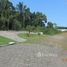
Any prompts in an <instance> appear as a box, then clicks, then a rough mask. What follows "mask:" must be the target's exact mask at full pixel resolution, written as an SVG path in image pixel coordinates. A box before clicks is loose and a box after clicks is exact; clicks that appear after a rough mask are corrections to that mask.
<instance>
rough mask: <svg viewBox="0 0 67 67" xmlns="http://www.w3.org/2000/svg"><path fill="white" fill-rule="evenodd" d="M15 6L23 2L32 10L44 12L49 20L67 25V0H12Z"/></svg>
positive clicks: (60, 24)
mask: <svg viewBox="0 0 67 67" xmlns="http://www.w3.org/2000/svg"><path fill="white" fill-rule="evenodd" d="M10 1H11V2H12V3H13V5H14V6H16V5H17V4H18V3H19V2H23V3H24V4H25V5H27V7H29V8H30V10H31V12H34V11H35V12H37V11H39V12H42V13H43V14H45V15H46V16H47V18H48V21H51V22H53V23H56V24H57V25H58V26H65V27H66V26H67V0H10Z"/></svg>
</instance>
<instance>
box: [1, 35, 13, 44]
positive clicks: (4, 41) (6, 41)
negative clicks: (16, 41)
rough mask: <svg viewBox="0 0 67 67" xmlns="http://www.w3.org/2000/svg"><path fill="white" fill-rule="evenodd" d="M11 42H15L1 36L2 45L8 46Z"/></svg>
mask: <svg viewBox="0 0 67 67" xmlns="http://www.w3.org/2000/svg"><path fill="white" fill-rule="evenodd" d="M11 41H13V40H11V39H9V38H5V37H3V36H0V45H6V44H8V43H9V42H11Z"/></svg>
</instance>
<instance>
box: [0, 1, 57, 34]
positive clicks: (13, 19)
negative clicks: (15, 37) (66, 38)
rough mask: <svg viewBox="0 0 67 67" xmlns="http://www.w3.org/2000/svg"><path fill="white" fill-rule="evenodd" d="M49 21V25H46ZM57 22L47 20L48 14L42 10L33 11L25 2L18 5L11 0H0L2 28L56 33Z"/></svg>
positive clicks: (0, 24) (0, 25) (0, 28)
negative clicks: (14, 4)
mask: <svg viewBox="0 0 67 67" xmlns="http://www.w3.org/2000/svg"><path fill="white" fill-rule="evenodd" d="M45 23H47V26H45ZM54 25H55V26H56V24H53V23H52V22H47V16H46V15H45V14H43V13H42V12H31V11H30V8H29V7H27V5H25V4H24V3H23V2H19V3H18V4H17V5H16V7H15V6H13V3H12V2H10V1H9V0H0V30H28V31H32V30H33V31H34V30H36V31H42V32H44V33H47V34H49V33H51V34H52V32H53V33H56V32H57V29H56V28H55V27H54Z"/></svg>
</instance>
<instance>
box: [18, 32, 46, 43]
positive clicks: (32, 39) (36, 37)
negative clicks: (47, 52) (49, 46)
mask: <svg viewBox="0 0 67 67" xmlns="http://www.w3.org/2000/svg"><path fill="white" fill-rule="evenodd" d="M18 36H19V37H21V38H24V39H27V41H26V42H25V43H39V42H41V41H42V40H44V39H45V38H46V36H44V35H37V34H30V35H29V36H28V34H23V33H20V34H18Z"/></svg>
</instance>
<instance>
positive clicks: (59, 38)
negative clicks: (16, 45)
mask: <svg viewBox="0 0 67 67" xmlns="http://www.w3.org/2000/svg"><path fill="white" fill-rule="evenodd" d="M18 36H19V37H21V38H25V39H27V41H26V42H25V43H36V44H49V45H57V47H60V46H61V47H62V48H63V49H65V50H67V32H63V33H60V34H57V35H53V36H50V35H36V34H31V35H30V36H28V35H27V34H22V33H20V34H18Z"/></svg>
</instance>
